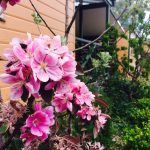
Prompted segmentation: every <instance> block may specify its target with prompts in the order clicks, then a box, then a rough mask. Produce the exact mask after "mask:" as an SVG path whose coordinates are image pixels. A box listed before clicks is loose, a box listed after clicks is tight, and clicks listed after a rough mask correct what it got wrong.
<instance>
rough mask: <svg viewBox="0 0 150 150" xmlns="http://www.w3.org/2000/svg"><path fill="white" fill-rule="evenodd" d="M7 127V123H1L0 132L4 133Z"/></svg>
mask: <svg viewBox="0 0 150 150" xmlns="http://www.w3.org/2000/svg"><path fill="white" fill-rule="evenodd" d="M8 128H9V125H8V123H3V124H2V125H1V126H0V134H4V133H5V132H6V131H7V130H8Z"/></svg>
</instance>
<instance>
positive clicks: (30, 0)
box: [29, 0, 56, 35]
mask: <svg viewBox="0 0 150 150" xmlns="http://www.w3.org/2000/svg"><path fill="white" fill-rule="evenodd" d="M29 2H30V3H31V5H32V7H33V8H34V10H35V12H36V13H37V14H38V16H39V17H40V18H41V20H42V21H43V22H44V24H45V26H46V27H47V28H48V29H49V31H50V32H51V33H52V34H53V35H56V34H55V33H54V31H53V30H52V29H51V28H50V27H49V26H48V24H47V23H46V21H45V20H44V19H43V17H42V16H41V15H40V13H39V12H38V10H37V9H36V7H35V6H34V4H33V2H32V0H29Z"/></svg>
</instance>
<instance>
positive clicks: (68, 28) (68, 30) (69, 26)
mask: <svg viewBox="0 0 150 150" xmlns="http://www.w3.org/2000/svg"><path fill="white" fill-rule="evenodd" d="M80 7H81V4H79V6H78V7H77V9H76V10H75V13H74V15H73V17H72V20H71V21H70V24H69V25H68V27H67V29H66V31H65V36H66V35H67V34H69V32H70V29H71V27H72V24H73V23H74V20H75V18H76V16H77V13H78V11H79V8H80Z"/></svg>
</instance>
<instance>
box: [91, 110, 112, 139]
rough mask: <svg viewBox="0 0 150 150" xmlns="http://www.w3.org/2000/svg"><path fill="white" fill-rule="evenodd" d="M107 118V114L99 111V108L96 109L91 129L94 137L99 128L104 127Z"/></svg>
mask: <svg viewBox="0 0 150 150" xmlns="http://www.w3.org/2000/svg"><path fill="white" fill-rule="evenodd" d="M108 118H110V117H109V116H108V115H106V114H103V113H101V110H97V119H96V120H95V124H94V130H93V134H94V138H96V137H97V135H98V133H99V132H100V129H101V128H103V127H104V125H105V123H106V122H107V119H108Z"/></svg>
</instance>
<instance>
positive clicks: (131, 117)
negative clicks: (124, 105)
mask: <svg viewBox="0 0 150 150" xmlns="http://www.w3.org/2000/svg"><path fill="white" fill-rule="evenodd" d="M127 115H128V117H127V119H128V127H126V128H125V129H124V131H123V133H124V135H123V140H124V142H125V144H126V146H125V148H126V149H127V148H128V149H129V148H130V149H133V150H135V149H136V150H141V149H142V150H148V149H150V99H149V98H143V99H140V100H138V101H137V102H136V103H132V104H131V105H130V108H129V109H128V111H127Z"/></svg>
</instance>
